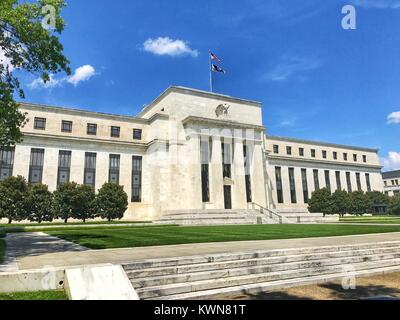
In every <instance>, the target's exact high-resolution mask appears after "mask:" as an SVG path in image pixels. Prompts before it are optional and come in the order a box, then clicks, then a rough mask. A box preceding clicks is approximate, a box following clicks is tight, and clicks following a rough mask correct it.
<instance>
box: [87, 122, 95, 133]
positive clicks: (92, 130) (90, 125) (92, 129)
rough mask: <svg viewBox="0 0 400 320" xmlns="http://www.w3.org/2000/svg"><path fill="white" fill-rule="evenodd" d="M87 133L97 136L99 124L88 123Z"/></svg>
mask: <svg viewBox="0 0 400 320" xmlns="http://www.w3.org/2000/svg"><path fill="white" fill-rule="evenodd" d="M87 134H89V135H92V136H95V135H96V134H97V124H95V123H88V125H87Z"/></svg>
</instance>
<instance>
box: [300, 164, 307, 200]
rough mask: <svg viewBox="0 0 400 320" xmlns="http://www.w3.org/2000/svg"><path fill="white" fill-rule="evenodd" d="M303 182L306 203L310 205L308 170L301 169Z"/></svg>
mask: <svg viewBox="0 0 400 320" xmlns="http://www.w3.org/2000/svg"><path fill="white" fill-rule="evenodd" d="M301 181H302V184H303V198H304V203H308V200H309V195H308V182H307V169H301Z"/></svg>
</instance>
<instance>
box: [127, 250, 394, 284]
mask: <svg viewBox="0 0 400 320" xmlns="http://www.w3.org/2000/svg"><path fill="white" fill-rule="evenodd" d="M398 254H400V247H394V248H391V247H389V248H382V249H364V250H354V251H353V250H346V251H338V252H326V253H315V254H299V255H288V256H277V257H266V258H252V259H245V260H232V261H223V262H207V263H198V264H188V265H182V266H172V267H165V266H163V267H155V268H147V269H141V270H140V269H139V270H130V271H129V270H127V274H128V277H129V278H130V279H132V280H133V281H135V280H137V279H139V278H145V277H159V276H171V275H179V274H187V273H193V272H203V271H214V270H229V269H235V268H251V267H256V266H265V265H268V266H273V265H275V264H282V263H291V262H310V261H311V262H313V261H318V260H326V259H337V258H349V257H360V256H363V257H366V256H374V255H379V256H380V257H383V256H388V255H398Z"/></svg>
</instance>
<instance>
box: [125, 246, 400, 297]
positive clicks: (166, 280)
mask: <svg viewBox="0 0 400 320" xmlns="http://www.w3.org/2000/svg"><path fill="white" fill-rule="evenodd" d="M391 259H400V252H399V253H395V254H386V255H385V254H378V255H370V256H358V257H353V256H352V257H346V258H338V259H332V258H330V259H325V260H317V261H306V262H305V261H301V262H292V263H282V264H274V265H261V266H255V267H241V268H233V269H219V270H208V271H203V272H193V271H192V272H190V273H185V274H178V275H168V276H158V277H155V276H150V277H145V278H136V279H135V278H131V282H132V285H133V286H134V288H136V289H138V288H144V287H154V286H163V285H168V284H173V283H181V282H193V281H202V280H210V279H221V278H229V277H240V276H246V275H254V274H262V273H270V272H278V271H289V270H301V269H312V270H314V271H315V272H318V271H319V270H320V269H321V268H323V267H328V266H337V265H349V264H355V263H362V262H374V261H384V260H391Z"/></svg>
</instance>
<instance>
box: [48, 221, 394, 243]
mask: <svg viewBox="0 0 400 320" xmlns="http://www.w3.org/2000/svg"><path fill="white" fill-rule="evenodd" d="M388 232H400V226H368V225H361V226H358V225H355V226H353V225H340V224H337V225H248V226H209V227H177V226H163V227H161V226H152V227H130V228H113V229H107V228H100V229H97V228H96V229H85V230H58V231H47V233H49V234H50V235H53V236H56V237H59V238H63V239H65V240H68V241H72V242H75V243H77V244H80V245H83V246H85V247H88V248H91V249H110V248H129V247H146V246H158V245H173V244H185V243H207V242H225V241H246V240H270V239H291V238H311V237H328V236H344V235H356V234H372V233H388Z"/></svg>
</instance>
